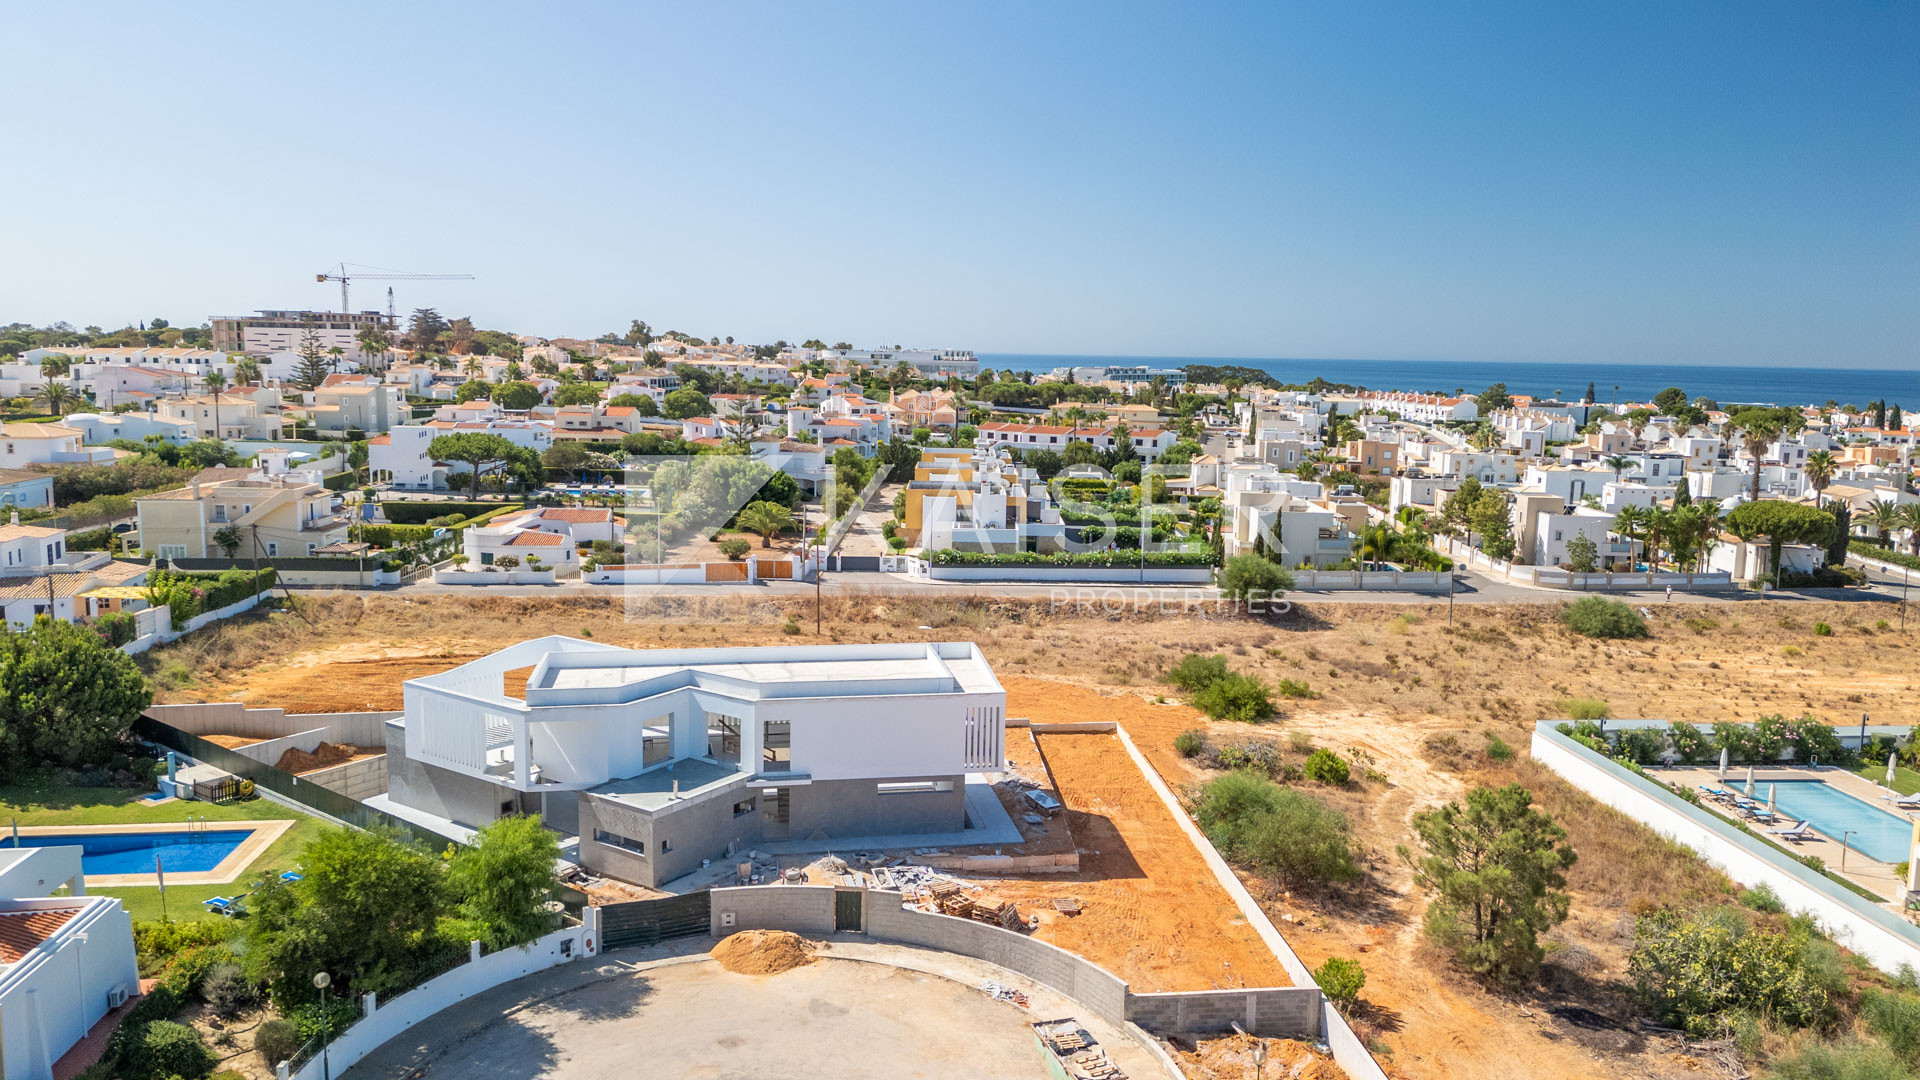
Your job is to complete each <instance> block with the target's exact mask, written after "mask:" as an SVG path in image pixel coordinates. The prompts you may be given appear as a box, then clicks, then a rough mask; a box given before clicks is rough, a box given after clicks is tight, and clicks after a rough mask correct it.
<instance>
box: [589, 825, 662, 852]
mask: <svg viewBox="0 0 1920 1080" xmlns="http://www.w3.org/2000/svg"><path fill="white" fill-rule="evenodd" d="M593 842H594V843H596V844H605V845H606V846H608V847H617V848H620V849H621V850H623V851H631V852H633V853H634V854H635V855H640V856H645V855H646V853H647V845H645V844H643V843H641V842H640V841H638V840H633V839H629V838H627V837H625V836H621V835H620V834H619V833H610V832H608V831H607V830H605V829H595V830H593ZM662 850H665V849H664V848H663V849H662Z"/></svg>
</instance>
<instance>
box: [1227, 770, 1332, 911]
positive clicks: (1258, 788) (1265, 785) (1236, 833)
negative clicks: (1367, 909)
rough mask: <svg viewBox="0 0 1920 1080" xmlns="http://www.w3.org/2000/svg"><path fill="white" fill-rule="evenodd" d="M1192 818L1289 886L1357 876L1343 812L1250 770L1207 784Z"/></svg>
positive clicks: (1233, 856)
mask: <svg viewBox="0 0 1920 1080" xmlns="http://www.w3.org/2000/svg"><path fill="white" fill-rule="evenodd" d="M1194 819H1195V820H1196V821H1197V822H1199V825H1200V829H1201V831H1202V832H1205V833H1206V834H1207V839H1208V840H1210V841H1212V842H1213V845H1214V846H1215V847H1216V848H1218V849H1219V850H1220V853H1221V854H1222V855H1224V856H1226V857H1227V858H1228V859H1230V860H1232V861H1233V862H1236V863H1240V864H1242V865H1245V866H1248V867H1251V868H1252V869H1254V870H1256V871H1259V872H1261V873H1266V874H1272V875H1273V876H1275V877H1277V878H1279V879H1280V881H1281V882H1282V883H1283V884H1285V885H1287V886H1289V887H1295V888H1297V887H1300V886H1305V885H1314V884H1320V883H1325V882H1341V881H1352V880H1353V879H1355V878H1357V877H1359V876H1360V870H1359V867H1358V866H1357V865H1356V864H1355V862H1354V857H1353V840H1352V836H1351V832H1350V826H1349V825H1348V823H1347V818H1346V815H1344V814H1342V813H1340V812H1339V811H1338V810H1335V809H1333V808H1331V807H1329V806H1327V805H1326V804H1325V803H1323V802H1321V801H1320V800H1319V799H1316V798H1314V797H1313V796H1311V795H1308V794H1305V793H1304V792H1300V791H1295V790H1294V789H1292V788H1283V787H1281V786H1279V785H1278V784H1275V783H1274V782H1273V781H1271V780H1268V779H1267V778H1266V777H1264V776H1260V775H1257V774H1255V773H1253V772H1249V771H1244V770H1243V771H1240V772H1233V773H1228V774H1227V775H1225V776H1222V777H1220V778H1218V779H1216V780H1213V781H1212V782H1210V783H1208V784H1207V786H1206V787H1205V788H1203V789H1201V792H1200V799H1199V801H1198V803H1197V804H1196V805H1195V807H1194Z"/></svg>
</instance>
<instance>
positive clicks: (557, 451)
mask: <svg viewBox="0 0 1920 1080" xmlns="http://www.w3.org/2000/svg"><path fill="white" fill-rule="evenodd" d="M599 458H600V455H599V454H596V453H594V452H593V451H591V450H589V449H587V448H586V447H584V446H582V445H580V444H579V443H577V442H557V443H554V444H553V445H552V446H549V447H547V449H546V452H545V453H543V454H541V455H540V464H541V465H542V466H544V467H546V468H549V469H553V470H556V471H558V472H563V473H566V474H567V475H568V476H570V477H572V478H573V479H574V480H575V481H578V480H579V479H580V474H581V473H582V472H585V471H586V470H587V469H590V468H593V467H594V465H595V464H596V463H597V462H598V460H599Z"/></svg>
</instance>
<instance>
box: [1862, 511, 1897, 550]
mask: <svg viewBox="0 0 1920 1080" xmlns="http://www.w3.org/2000/svg"><path fill="white" fill-rule="evenodd" d="M1867 524H1868V525H1871V526H1872V527H1873V534H1874V539H1876V540H1878V541H1880V546H1881V547H1883V548H1890V547H1892V546H1893V534H1894V531H1895V530H1897V529H1899V528H1900V508H1899V507H1898V506H1896V505H1894V504H1893V503H1890V502H1876V503H1874V504H1873V509H1872V510H1869V511H1867Z"/></svg>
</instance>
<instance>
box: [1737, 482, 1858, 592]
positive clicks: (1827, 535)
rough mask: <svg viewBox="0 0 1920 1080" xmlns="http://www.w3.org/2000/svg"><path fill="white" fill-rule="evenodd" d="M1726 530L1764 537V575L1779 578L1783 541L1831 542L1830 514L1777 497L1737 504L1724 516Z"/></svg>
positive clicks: (1819, 544) (1742, 536) (1750, 537)
mask: <svg viewBox="0 0 1920 1080" xmlns="http://www.w3.org/2000/svg"><path fill="white" fill-rule="evenodd" d="M1727 531H1729V532H1731V533H1733V535H1735V536H1737V537H1739V538H1740V539H1742V540H1746V541H1749V542H1751V541H1753V540H1755V539H1757V538H1759V537H1762V536H1764V537H1766V538H1767V549H1768V555H1769V559H1768V574H1769V575H1770V576H1771V577H1772V578H1773V580H1774V582H1775V583H1778V582H1779V580H1780V551H1781V548H1783V547H1784V546H1785V545H1787V544H1813V545H1815V546H1816V547H1826V546H1827V545H1828V544H1830V543H1832V542H1833V531H1834V520H1833V515H1832V514H1829V513H1827V512H1826V511H1825V510H1816V509H1814V508H1813V507H1811V506H1802V505H1800V504H1799V503H1790V502H1783V501H1781V500H1779V499H1762V500H1760V501H1759V502H1749V503H1741V504H1740V505H1739V506H1736V507H1734V508H1733V512H1732V513H1730V514H1728V515H1727Z"/></svg>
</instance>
